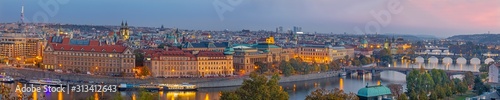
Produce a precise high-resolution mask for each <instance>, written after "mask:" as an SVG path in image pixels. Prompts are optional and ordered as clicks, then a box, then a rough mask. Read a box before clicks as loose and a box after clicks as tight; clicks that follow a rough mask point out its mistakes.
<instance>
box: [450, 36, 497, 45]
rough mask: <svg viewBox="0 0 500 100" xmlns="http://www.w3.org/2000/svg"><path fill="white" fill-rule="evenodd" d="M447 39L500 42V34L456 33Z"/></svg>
mask: <svg viewBox="0 0 500 100" xmlns="http://www.w3.org/2000/svg"><path fill="white" fill-rule="evenodd" d="M447 39H450V40H463V41H471V42H474V43H482V44H500V34H472V35H455V36H451V37H448V38H447Z"/></svg>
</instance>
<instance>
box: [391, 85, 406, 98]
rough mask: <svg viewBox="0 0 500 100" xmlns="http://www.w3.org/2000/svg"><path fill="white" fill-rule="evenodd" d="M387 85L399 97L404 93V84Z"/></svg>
mask: <svg viewBox="0 0 500 100" xmlns="http://www.w3.org/2000/svg"><path fill="white" fill-rule="evenodd" d="M387 87H388V88H389V89H390V90H391V93H392V95H393V96H396V97H399V96H400V94H401V93H403V86H402V85H401V84H393V83H391V84H387Z"/></svg>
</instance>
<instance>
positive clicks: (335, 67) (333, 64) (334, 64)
mask: <svg viewBox="0 0 500 100" xmlns="http://www.w3.org/2000/svg"><path fill="white" fill-rule="evenodd" d="M339 63H341V62H340V61H339V60H335V61H332V62H330V64H329V66H330V68H332V69H333V70H335V71H338V70H340V69H341V68H340V65H339Z"/></svg>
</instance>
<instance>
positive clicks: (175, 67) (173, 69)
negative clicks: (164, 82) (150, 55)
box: [153, 66, 232, 71]
mask: <svg viewBox="0 0 500 100" xmlns="http://www.w3.org/2000/svg"><path fill="white" fill-rule="evenodd" d="M197 68H199V69H197ZM153 69H154V70H157V69H159V70H169V71H176V70H223V69H225V70H231V69H232V68H231V67H227V66H202V67H199V66H155V67H154V68H153Z"/></svg>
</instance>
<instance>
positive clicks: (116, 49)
mask: <svg viewBox="0 0 500 100" xmlns="http://www.w3.org/2000/svg"><path fill="white" fill-rule="evenodd" d="M50 45H51V46H52V48H54V50H55V51H83V52H103V53H105V52H106V53H123V52H124V51H125V50H126V49H127V47H125V46H122V45H102V46H99V45H69V44H55V43H52V44H50Z"/></svg>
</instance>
